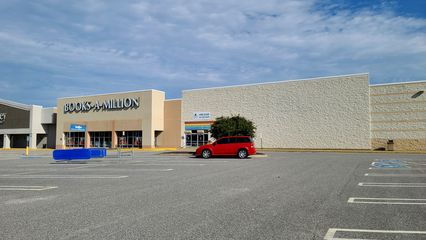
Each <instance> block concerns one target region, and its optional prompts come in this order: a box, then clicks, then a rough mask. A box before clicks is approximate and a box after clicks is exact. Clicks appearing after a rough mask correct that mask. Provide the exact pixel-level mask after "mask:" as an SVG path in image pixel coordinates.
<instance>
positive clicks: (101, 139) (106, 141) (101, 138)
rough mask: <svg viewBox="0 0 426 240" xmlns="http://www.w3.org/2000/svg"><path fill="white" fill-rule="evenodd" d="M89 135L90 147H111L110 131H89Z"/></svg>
mask: <svg viewBox="0 0 426 240" xmlns="http://www.w3.org/2000/svg"><path fill="white" fill-rule="evenodd" d="M89 135H90V146H91V147H103V148H111V139H112V133H111V132H89Z"/></svg>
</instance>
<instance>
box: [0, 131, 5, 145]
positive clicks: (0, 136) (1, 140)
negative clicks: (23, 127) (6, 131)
mask: <svg viewBox="0 0 426 240" xmlns="http://www.w3.org/2000/svg"><path fill="white" fill-rule="evenodd" d="M3 139H4V135H3V134H0V148H4V146H3Z"/></svg>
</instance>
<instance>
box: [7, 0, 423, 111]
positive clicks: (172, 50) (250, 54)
mask: <svg viewBox="0 0 426 240" xmlns="http://www.w3.org/2000/svg"><path fill="white" fill-rule="evenodd" d="M0 11H1V14H0V26H1V27H0V98H3V99H8V100H13V101H17V102H21V103H26V104H38V105H43V106H55V105H56V99H57V98H59V97H68V96H80V95H86V94H99V93H110V92H116V91H132V90H141V89H151V88H153V89H158V90H163V91H165V92H166V95H167V98H177V97H180V95H181V90H183V89H191V88H203V87H213V86H224V85H235V84H245V83H259V82H268V81H278V80H290V79H299V78H310V77H320V76H329V75H341V74H351V73H360V72H369V73H370V81H371V83H384V82H400V81H417V80H426V1H423V0H418V1H414V0H399V1H391V0H390V1H377V0H376V1H374V0H354V1H349V0H340V1H339V0H337V1H336V0H321V1H320V0H304V1H299V0H288V1H285V0H263V1H257V0H217V1H203V0H197V1H188V0H156V1H149V0H147V1H136V0H122V1H98V0H80V1H60V0H44V1H43V0H40V1H26V0H4V1H1V2H0Z"/></svg>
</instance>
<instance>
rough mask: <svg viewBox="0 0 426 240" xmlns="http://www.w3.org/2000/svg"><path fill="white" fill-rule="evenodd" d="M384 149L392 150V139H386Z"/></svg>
mask: <svg viewBox="0 0 426 240" xmlns="http://www.w3.org/2000/svg"><path fill="white" fill-rule="evenodd" d="M386 149H387V150H388V151H393V150H394V142H393V140H392V139H390V140H388V142H387V145H386Z"/></svg>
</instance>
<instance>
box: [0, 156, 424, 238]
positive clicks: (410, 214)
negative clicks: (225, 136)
mask: <svg viewBox="0 0 426 240" xmlns="http://www.w3.org/2000/svg"><path fill="white" fill-rule="evenodd" d="M0 213H1V214H0V229H1V230H0V239H55V240H56V239H91V240H93V239H291V240H296V239H310V240H312V239H339V238H340V239H386V240H388V239H426V155H416V154H406V155H403V154H368V153H360V154H354V153H308V152H304V153H297V152H295V153H282V152H281V153H280V152H270V153H267V156H266V157H260V158H251V159H243V160H242V159H236V158H214V159H208V160H205V159H199V158H193V157H191V156H187V155H181V156H173V155H161V154H159V153H148V152H137V153H135V155H134V156H133V157H131V156H125V157H122V158H118V157H117V156H111V157H108V158H106V159H100V160H90V161H88V162H87V163H86V162H81V163H74V164H70V163H68V164H67V163H55V162H54V161H53V160H52V158H51V157H50V153H35V154H33V155H32V156H30V157H28V158H26V157H24V156H22V155H21V154H20V153H14V152H8V151H0Z"/></svg>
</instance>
